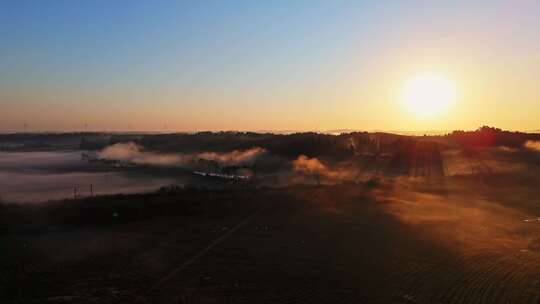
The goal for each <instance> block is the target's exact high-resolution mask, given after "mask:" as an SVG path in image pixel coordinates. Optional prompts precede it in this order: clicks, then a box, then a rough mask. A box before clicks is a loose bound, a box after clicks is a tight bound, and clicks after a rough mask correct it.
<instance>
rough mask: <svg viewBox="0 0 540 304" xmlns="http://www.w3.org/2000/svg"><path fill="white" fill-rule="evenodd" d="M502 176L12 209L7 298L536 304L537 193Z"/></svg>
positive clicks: (189, 193) (539, 280)
mask: <svg viewBox="0 0 540 304" xmlns="http://www.w3.org/2000/svg"><path fill="white" fill-rule="evenodd" d="M498 182H499V180H498V179H497V178H496V177H491V178H486V179H484V180H482V181H479V180H478V179H477V178H467V177H455V178H446V179H430V180H429V182H426V180H423V179H407V180H400V179H396V180H393V181H391V182H390V181H388V182H387V181H382V182H381V183H380V184H378V185H334V186H319V187H316V186H312V187H311V186H291V187H288V188H284V189H253V190H230V191H200V190H175V191H169V192H167V193H154V194H145V195H129V196H110V197H97V198H93V199H86V200H82V201H76V202H72V201H67V202H59V203H49V204H46V205H32V206H22V205H5V206H4V207H3V210H2V214H3V215H4V218H3V219H2V220H3V221H2V222H3V223H4V227H3V231H4V232H7V233H3V234H2V236H1V244H2V256H1V258H0V259H1V260H0V262H1V267H2V281H1V286H2V289H1V290H0V296H1V298H2V299H3V301H2V302H3V303H254V302H257V303H259V302H262V303H277V302H279V303H354V302H356V303H358V302H366V303H368V302H369V303H462V302H470V303H510V302H511V303H537V302H538V301H540V238H539V236H540V220H539V219H538V218H537V217H536V216H535V214H536V215H538V214H539V211H540V210H538V207H537V206H538V203H537V202H536V203H534V204H531V203H530V202H529V201H527V199H526V198H531V199H534V198H536V197H538V192H537V190H536V189H531V188H532V187H529V186H528V185H524V184H521V183H520V182H519V181H516V182H515V183H513V184H508V183H506V185H505V187H500V185H498ZM516 193H521V194H522V195H523V197H517V196H516ZM535 206H536V207H535Z"/></svg>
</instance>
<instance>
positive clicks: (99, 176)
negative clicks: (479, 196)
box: [0, 152, 183, 202]
mask: <svg viewBox="0 0 540 304" xmlns="http://www.w3.org/2000/svg"><path fill="white" fill-rule="evenodd" d="M0 181H1V182H0V197H1V198H2V200H4V201H6V202H36V201H46V200H53V199H64V198H73V197H74V195H75V193H74V188H77V195H78V196H88V195H90V187H91V185H92V188H93V192H94V194H113V193H134V192H144V191H153V190H156V189H158V188H159V187H161V186H165V185H169V184H173V183H181V182H182V181H183V180H182V179H181V178H170V177H149V176H144V175H141V174H133V173H130V172H122V171H105V170H101V171H98V170H96V169H95V168H93V167H92V166H90V165H89V163H88V162H86V161H83V160H82V159H81V152H0Z"/></svg>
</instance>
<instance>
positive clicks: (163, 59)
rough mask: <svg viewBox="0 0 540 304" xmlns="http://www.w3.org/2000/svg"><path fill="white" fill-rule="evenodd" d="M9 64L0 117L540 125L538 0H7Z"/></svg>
mask: <svg viewBox="0 0 540 304" xmlns="http://www.w3.org/2000/svg"><path fill="white" fill-rule="evenodd" d="M0 71H1V72H0V131H1V130H3V131H7V130H21V129H22V128H23V124H24V123H25V122H26V123H28V124H29V130H81V129H83V128H84V124H85V123H87V124H88V129H89V130H168V131H172V130H176V131H193V130H331V129H345V128H347V129H364V130H403V131H407V130H450V129H474V128H476V127H479V126H481V125H492V126H497V127H501V128H505V129H521V130H532V129H540V1H535V0H513V1H512V0H507V1H496V0H490V1H461V0H451V1H450V0H449V1H411V0H408V1H337V0H336V1H313V0H311V1H300V0H298V1H264V2H262V1H261V2H259V1H254V0H250V1H202V0H201V1H117V0H103V1H99V0H93V1H76V0H65V1H55V0H49V1H41V0H36V1H25V0H12V1H9V0H6V1H2V2H1V3H0ZM422 71H436V72H437V73H440V74H442V75H445V77H447V78H448V79H451V80H452V81H453V82H454V83H455V86H456V87H457V91H458V100H457V102H456V103H455V104H454V105H453V106H452V107H451V108H450V109H449V110H448V111H446V112H444V113H440V114H439V115H436V116H434V117H424V118H419V117H416V116H414V115H412V114H411V113H409V112H408V111H407V110H406V109H404V107H403V106H402V104H401V103H400V102H398V99H399V98H398V97H397V96H398V95H399V94H398V93H397V92H398V89H399V87H400V86H402V84H403V83H404V82H406V81H407V79H409V78H410V77H412V75H414V74H416V73H418V72H422Z"/></svg>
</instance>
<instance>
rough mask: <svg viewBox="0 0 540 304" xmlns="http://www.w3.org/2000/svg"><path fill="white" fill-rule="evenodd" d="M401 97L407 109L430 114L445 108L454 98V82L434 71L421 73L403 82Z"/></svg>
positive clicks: (419, 114)
mask: <svg viewBox="0 0 540 304" xmlns="http://www.w3.org/2000/svg"><path fill="white" fill-rule="evenodd" d="M401 96H402V98H403V101H404V103H405V106H406V108H407V110H408V111H410V112H411V113H413V114H415V115H417V116H432V115H435V114H439V113H441V112H443V111H444V110H446V109H447V108H448V106H449V105H450V104H452V103H454V102H455V100H456V89H455V86H454V84H453V83H452V82H451V81H450V80H448V79H446V78H445V77H443V76H441V75H439V74H436V73H422V74H419V75H416V76H415V77H414V78H411V79H410V80H409V81H408V82H406V83H405V85H404V87H403V91H402V95H401Z"/></svg>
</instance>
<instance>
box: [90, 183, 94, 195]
mask: <svg viewBox="0 0 540 304" xmlns="http://www.w3.org/2000/svg"><path fill="white" fill-rule="evenodd" d="M90 196H91V197H93V196H94V185H93V184H90Z"/></svg>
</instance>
